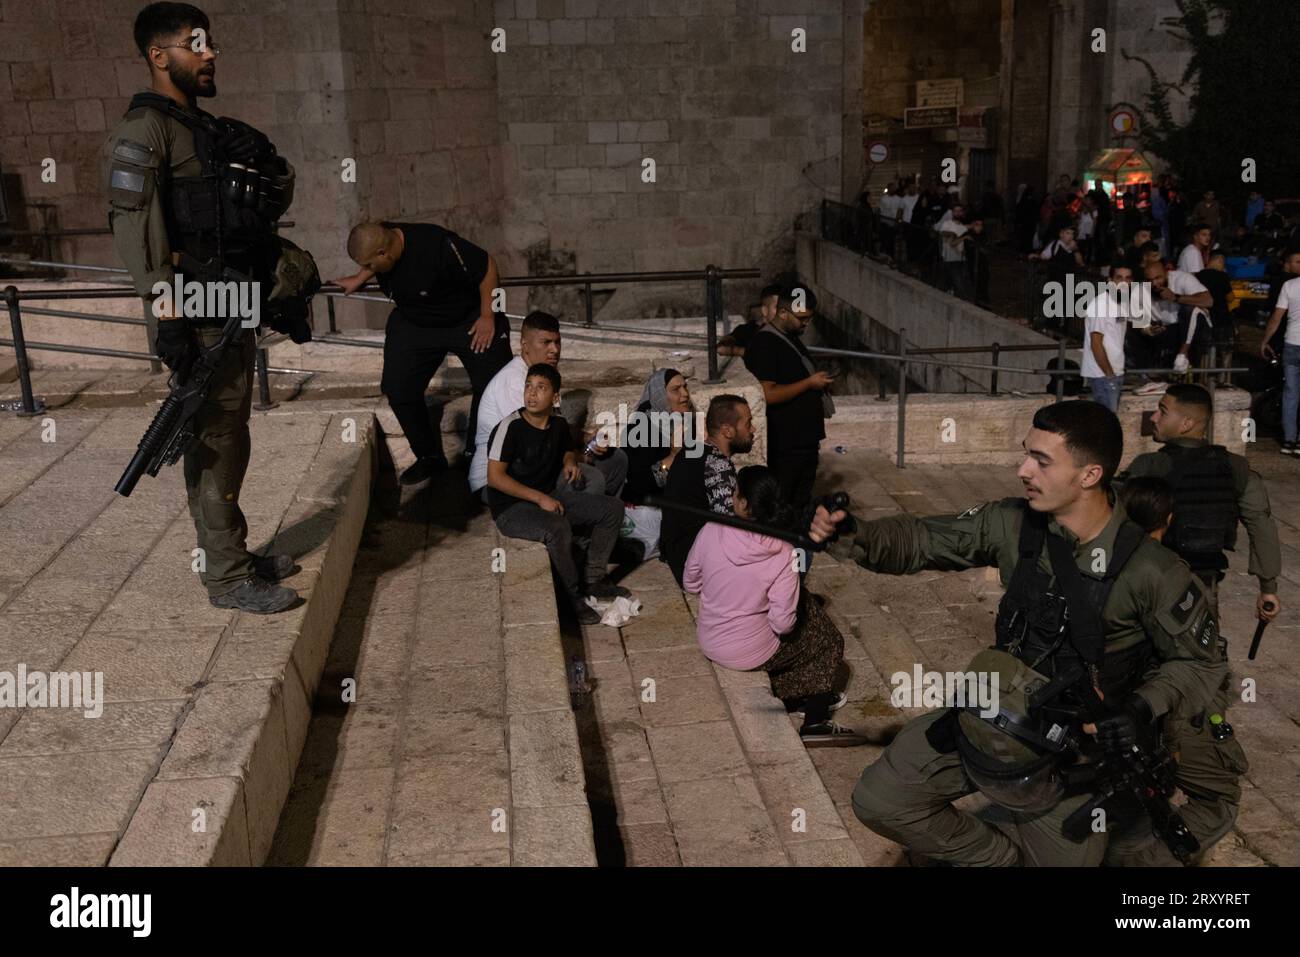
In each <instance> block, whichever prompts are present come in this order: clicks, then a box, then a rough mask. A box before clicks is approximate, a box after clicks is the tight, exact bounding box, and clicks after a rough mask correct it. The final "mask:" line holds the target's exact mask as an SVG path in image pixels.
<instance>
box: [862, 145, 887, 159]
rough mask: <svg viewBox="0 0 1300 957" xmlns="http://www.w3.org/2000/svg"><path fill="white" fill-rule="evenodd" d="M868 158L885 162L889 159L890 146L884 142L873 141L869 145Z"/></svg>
mask: <svg viewBox="0 0 1300 957" xmlns="http://www.w3.org/2000/svg"><path fill="white" fill-rule="evenodd" d="M867 158H868V159H870V160H871V162H873V163H883V162H884V161H885V160H887V159H889V147H888V146H886V145H885V144H884V143H872V144H871V145H870V146H869V147H867Z"/></svg>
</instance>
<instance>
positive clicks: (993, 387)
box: [989, 342, 1002, 395]
mask: <svg viewBox="0 0 1300 957" xmlns="http://www.w3.org/2000/svg"><path fill="white" fill-rule="evenodd" d="M989 351H990V352H991V353H992V358H991V359H990V360H989V361H990V364H992V365H997V364H998V353H999V352H1001V351H1002V346H1001V345H1000V344H999V343H996V342H995V343H993V347H992V348H991V349H990V350H989ZM997 394H998V370H997V369H994V370H993V372H992V373H991V374H990V375H989V395H997Z"/></svg>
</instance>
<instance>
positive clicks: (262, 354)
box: [0, 263, 1248, 468]
mask: <svg viewBox="0 0 1300 957" xmlns="http://www.w3.org/2000/svg"><path fill="white" fill-rule="evenodd" d="M47 265H50V266H57V267H59V268H83V267H78V266H76V264H69V263H47ZM89 268H92V269H95V270H107V271H116V270H115V269H114V267H89ZM121 271H122V272H125V270H121ZM758 276H759V271H758V270H756V269H733V270H724V269H719V268H717V267H715V266H712V265H710V266H708V267H706V269H704V270H703V271H699V272H689V271H687V272H656V273H609V274H586V273H584V274H581V275H573V276H523V277H514V278H506V279H502V280H500V283H501V285H502V286H531V285H540V286H562V285H582V286H584V287H585V296H586V300H587V304H588V321H587V322H584V323H581V324H578V323H574V324H573V325H576V326H579V327H580V328H586V329H591V330H593V331H597V330H612V329H613V327H610V326H602V325H596V324H595V322H594V321H592V317H591V311H590V310H591V306H590V303H591V290H592V287H593V286H597V285H602V284H617V283H632V282H682V281H692V280H694V281H698V280H700V279H703V280H704V282H705V296H706V324H705V325H706V328H705V334H704V335H703V336H698V335H696V334H691V333H663V334H671V335H676V336H679V337H682V338H689V339H698V338H703V339H704V340H705V342H706V344H707V348H708V356H709V364H708V375H709V377H708V379H706V380H705V382H706V383H709V384H712V383H716V382H719V381H722V380H720V379H719V377H718V352H717V339H718V335H717V326H718V323H719V322H720V321H721V320H722V318H723V295H722V292H723V290H722V283H723V281H724V280H725V279H732V278H735V279H740V278H744V279H753V278H757V277H758ZM363 288H367V289H368V288H373V287H371V286H366V287H363ZM317 294H318V295H322V296H324V297H326V301H327V303H328V304H329V328H330V334H329V335H326V336H322V337H319V340H318V341H321V342H327V343H333V344H338V345H345V346H356V347H363V348H383V343H382V342H376V341H371V340H364V339H350V338H346V337H343V336H339V335H338V334H337V326H336V322H335V314H334V308H333V306H334V300H335V299H336V298H337V297H340V296H342V295H343V291H342V289H341V288H340V287H339V286H336V285H333V284H328V285H325V286H322V287H321V289H320V290H319V292H318V293H317ZM126 298H139V297H138V296H137V294H136V292H135V290H134V289H133V288H131V287H121V286H117V287H108V288H97V289H66V290H51V291H27V292H23V291H21V290H19V289H18V288H17V287H15V286H8V287H6V288H5V290H4V300H5V304H6V306H7V307H8V310H9V321H10V327H11V330H12V333H13V338H12V339H0V345H6V346H13V347H14V352H15V356H16V358H17V365H18V374H19V381H20V387H21V390H22V400H21V408H19V409H16V410H15V411H17V412H18V414H19V415H35V414H37V413H38V412H39V411H40V409H39V408H38V407H37V406H38V403H39V400H37V399H35V397H34V396H33V394H32V388H31V374H30V367H29V365H28V362H27V351H28V350H30V349H42V350H48V351H53V352H71V353H81V354H86V355H102V356H112V357H118V358H128V359H141V360H150V361H156V357H155V356H152V355H149V354H148V353H142V352H128V351H124V350H118V349H104V348H96V347H89V346H76V345H68V344H62V343H40V342H36V343H29V342H26V341H25V339H24V337H23V328H22V306H21V303H22V302H24V301H34V300H77V299H126ZM349 298H353V299H364V300H369V301H378V302H388V301H389V300H388V299H387V298H385V297H381V296H364V295H361V296H359V295H357V294H355V293H354V294H353V295H352V296H350V297H349ZM27 310H28V311H29V312H32V313H33V314H38V315H49V316H62V317H66V318H72V319H79V320H87V321H98V322H113V323H122V324H127V325H140V326H143V325H146V321H145V320H144V319H134V318H127V317H122V316H101V315H96V314H93V313H82V312H73V311H69V310H62V309H40V308H35V307H31V306H28V307H27ZM651 332H654V330H651ZM898 342H899V348H898V351H897V352H896V353H890V352H874V351H869V350H858V349H835V348H824V347H819V346H811V347H808V351H809V353H811V354H812V355H819V356H832V357H843V358H850V359H866V360H873V361H874V362H876V363H877V364H878V365H879V364H880V363H893V364H894V365H895V367H896V368H895V370H894V371H895V381H896V383H897V393H896V394H897V401H898V415H897V426H896V428H897V458H896V463H895V464H896V465H897V467H898V468H904V467H905V458H906V456H905V447H904V446H905V437H906V420H907V398H908V382H907V379H908V375H909V372H910V370H911V368H912V367H913V366H935V367H940V368H948V369H970V370H979V371H986V372H989V373H990V384H989V392H988V394H989V395H991V396H995V395H997V394H998V393H999V375H1000V374H1002V373H1007V374H1014V375H1045V376H1047V377H1048V379H1049V389H1050V390H1051V391H1052V392H1053V393H1054V394H1055V398H1056V401H1058V402H1060V401H1062V400H1063V399H1064V398H1065V381H1066V379H1067V378H1082V372H1081V371H1080V370H1078V369H1067V368H1066V367H1065V364H1066V363H1065V360H1066V342H1065V340H1063V339H1062V340H1060V341H1058V342H1056V343H1054V344H1046V343H1044V344H1041V345H1040V344H1008V345H1002V344H1000V343H997V342H993V343H990V344H989V345H987V346H983V345H976V346H941V347H934V348H912V349H909V348H908V346H907V340H906V330H904V329H899V331H898ZM1044 351H1047V352H1051V351H1054V352H1056V368H1050V367H1048V368H1043V369H1037V368H1029V369H1026V368H1022V367H1019V366H1004V365H999V363H998V360H999V358H1000V357H1001V355H1002V354H1003V353H1011V352H1044ZM984 353H987V354H989V356H990V360H991V361H990V362H987V363H985V362H966V361H953V360H945V359H936V358H925V357H926V356H938V355H980V354H984ZM1217 357H1218V354H1217V348H1216V347H1215V346H1213V345H1211V346H1210V347H1209V348H1208V350H1207V352H1206V354H1205V361H1206V364H1205V365H1204V366H1203V367H1200V368H1197V369H1196V370H1195V374H1196V375H1198V376H1200V377H1201V378H1202V381H1203V383H1204V384H1205V385H1206V387H1207V388H1208V389H1210V390H1211V394H1213V390H1214V388H1215V385H1216V379H1215V378H1214V377H1215V376H1218V375H1228V376H1231V374H1232V373H1237V372H1246V371H1248V370H1247V369H1245V368H1232V367H1219V366H1218V365H1217V364H1216V363H1217ZM301 371H303V370H288V369H270V368H268V366H267V359H266V350H265V348H260V349H259V350H258V382H259V390H260V398H261V400H262V406H263V407H269V405H270V404H271V403H270V390H269V385H268V381H267V373H268V372H286V373H287V372H301ZM1126 371H1127V372H1131V373H1134V374H1146V375H1168V374H1169V371H1170V370H1168V369H1164V368H1160V369H1129V370H1126ZM1187 375H1188V377H1189V378H1190V376H1191V373H1188V374H1187ZM876 378H877V381H878V383H879V390H880V391H879V396H878V398H879V399H881V400H884V399H885V398H886V395H885V385H884V383H885V378H886V377H885V376H883V375H877V376H876ZM1229 381H1230V380H1229Z"/></svg>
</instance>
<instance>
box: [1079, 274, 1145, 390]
mask: <svg viewBox="0 0 1300 957" xmlns="http://www.w3.org/2000/svg"><path fill="white" fill-rule="evenodd" d="M1132 282H1133V269H1132V267H1130V266H1129V265H1128V264H1127V263H1123V262H1120V263H1113V264H1112V265H1111V267H1110V285H1112V286H1114V287H1115V288H1113V289H1111V288H1108V287H1106V286H1103V287H1102V292H1101V294H1100V295H1098V296H1094V297H1093V300H1092V302H1090V303H1088V307H1087V311H1086V313H1085V315H1084V324H1083V336H1084V349H1083V362H1082V363H1081V364H1080V367H1079V371H1080V372H1081V373H1082V374H1083V377H1084V378H1085V379H1087V380H1088V387H1089V388H1090V389H1091V390H1092V400H1093V401H1094V402H1097V403H1099V404H1100V405H1104V406H1105V407H1106V408H1108V409H1110V410H1111V411H1112V412H1116V413H1118V412H1119V393H1120V387H1121V386H1122V385H1123V384H1124V333H1125V332H1126V330H1127V328H1128V320H1129V318H1130V316H1129V302H1130V297H1131V295H1132V286H1131V283H1132Z"/></svg>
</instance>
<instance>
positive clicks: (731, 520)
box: [645, 495, 826, 551]
mask: <svg viewBox="0 0 1300 957" xmlns="http://www.w3.org/2000/svg"><path fill="white" fill-rule="evenodd" d="M645 503H646V504H647V505H649V506H651V507H653V508H658V509H664V510H666V511H673V512H681V513H682V514H683V515H691V516H694V517H695V518H698V519H699V520H700V521H702V522H714V523H716V524H718V525H730V526H731V527H732V528H743V529H744V530H745V531H747V532H753V533H755V534H756V535H768V536H771V537H772V538H779V539H780V540H781V541H783V542H789V543H790V544H792V545H798V546H799V547H800V548H803V549H811V550H813V551H821V550H822V549H823V548H825V547H826V546H825V545H824V544H822V543H819V542H814V541H813V540H812V539H811V538H809V537H808V536H807V535H801V534H800V533H798V532H795V531H792V530H791V529H788V528H779V527H777V526H775V525H764V524H763V523H762V522H755V521H751V520H750V519H747V518H737V517H736V516H735V515H723V514H721V513H720V512H710V511H709V510H708V509H703V508H695V507H694V506H692V505H683V504H682V503H681V502H673V501H669V500H668V499H666V498H661V497H659V496H658V495H647V496H646V499H645Z"/></svg>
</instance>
